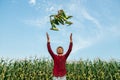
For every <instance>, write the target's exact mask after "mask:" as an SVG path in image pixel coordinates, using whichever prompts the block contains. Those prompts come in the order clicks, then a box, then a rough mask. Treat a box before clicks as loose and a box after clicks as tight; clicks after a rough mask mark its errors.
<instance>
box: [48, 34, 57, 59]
mask: <svg viewBox="0 0 120 80" xmlns="http://www.w3.org/2000/svg"><path fill="white" fill-rule="evenodd" d="M46 36H47V48H48V52H49V53H50V55H51V56H52V58H53V59H54V56H55V54H54V53H53V51H52V49H51V46H50V37H49V35H48V33H46Z"/></svg>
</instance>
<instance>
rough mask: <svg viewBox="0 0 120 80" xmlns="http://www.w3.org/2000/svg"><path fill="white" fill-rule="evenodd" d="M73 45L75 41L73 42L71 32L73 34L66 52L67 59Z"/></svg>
mask: <svg viewBox="0 0 120 80" xmlns="http://www.w3.org/2000/svg"><path fill="white" fill-rule="evenodd" d="M72 46H73V42H72V33H71V35H70V44H69V49H68V51H67V52H66V54H65V57H66V59H67V57H68V56H69V54H70V52H71V51H72Z"/></svg>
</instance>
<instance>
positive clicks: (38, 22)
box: [24, 16, 49, 28]
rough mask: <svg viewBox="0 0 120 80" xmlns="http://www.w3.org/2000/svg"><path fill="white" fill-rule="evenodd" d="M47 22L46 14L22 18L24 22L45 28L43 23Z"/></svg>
mask: <svg viewBox="0 0 120 80" xmlns="http://www.w3.org/2000/svg"><path fill="white" fill-rule="evenodd" d="M48 22H49V18H48V16H45V17H43V18H36V19H28V20H24V23H25V24H28V25H32V26H35V27H40V28H45V25H46V24H47V23H48Z"/></svg>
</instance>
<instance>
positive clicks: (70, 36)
mask: <svg viewBox="0 0 120 80" xmlns="http://www.w3.org/2000/svg"><path fill="white" fill-rule="evenodd" d="M70 42H72V33H71V34H70Z"/></svg>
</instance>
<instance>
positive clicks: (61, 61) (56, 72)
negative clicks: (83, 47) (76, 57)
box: [47, 42, 73, 77]
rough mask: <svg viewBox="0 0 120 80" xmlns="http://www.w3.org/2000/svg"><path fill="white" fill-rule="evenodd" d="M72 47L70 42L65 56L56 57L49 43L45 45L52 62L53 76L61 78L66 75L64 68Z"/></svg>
mask: <svg viewBox="0 0 120 80" xmlns="http://www.w3.org/2000/svg"><path fill="white" fill-rule="evenodd" d="M72 45H73V43H72V42H70V45H69V49H68V51H67V52H66V54H64V55H62V56H58V55H56V54H54V52H53V51H52V49H51V46H50V42H48V43H47V48H48V51H49V53H50V55H51V56H52V58H53V60H54V68H53V76H55V77H58V76H59V77H62V76H64V75H65V74H66V67H65V66H66V65H65V64H66V59H67V57H68V56H69V54H70V52H71V50H72Z"/></svg>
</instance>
